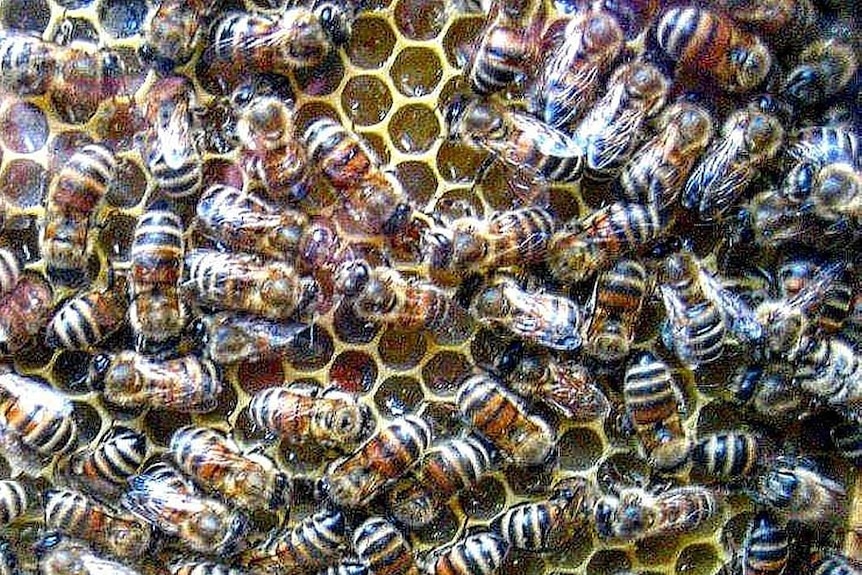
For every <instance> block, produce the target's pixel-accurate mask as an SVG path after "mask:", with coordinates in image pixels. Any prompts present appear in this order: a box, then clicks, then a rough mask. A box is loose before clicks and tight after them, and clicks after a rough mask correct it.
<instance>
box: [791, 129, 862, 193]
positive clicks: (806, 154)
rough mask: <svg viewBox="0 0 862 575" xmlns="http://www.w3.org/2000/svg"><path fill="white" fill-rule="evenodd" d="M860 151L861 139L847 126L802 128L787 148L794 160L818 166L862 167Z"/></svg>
mask: <svg viewBox="0 0 862 575" xmlns="http://www.w3.org/2000/svg"><path fill="white" fill-rule="evenodd" d="M860 151H862V144H860V142H859V136H858V134H856V132H855V131H854V130H853V128H852V127H851V126H850V125H848V124H836V125H825V126H809V127H806V128H801V129H800V130H798V131H797V132H796V133H795V134H794V137H793V139H792V141H790V142H789V144H788V146H787V155H788V156H789V157H790V158H791V159H792V160H793V161H795V162H798V163H802V164H815V165H816V166H818V167H819V166H824V165H826V164H849V165H851V166H854V167H862V160H860ZM790 173H791V174H792V173H793V171H792V170H791V172H790ZM791 195H792V194H791Z"/></svg>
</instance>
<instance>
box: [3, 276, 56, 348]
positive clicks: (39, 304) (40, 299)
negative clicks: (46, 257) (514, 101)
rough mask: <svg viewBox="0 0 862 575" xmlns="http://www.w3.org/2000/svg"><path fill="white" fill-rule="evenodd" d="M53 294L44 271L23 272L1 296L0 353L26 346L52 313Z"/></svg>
mask: <svg viewBox="0 0 862 575" xmlns="http://www.w3.org/2000/svg"><path fill="white" fill-rule="evenodd" d="M53 298H54V294H53V292H52V290H51V286H50V284H49V283H48V282H47V281H45V279H44V278H43V277H42V276H41V275H37V274H26V275H22V276H21V277H20V278H19V279H18V282H17V283H16V284H15V287H14V288H13V289H12V291H10V292H9V293H7V294H6V295H5V296H3V298H2V299H0V355H14V354H16V353H18V352H19V351H21V350H22V349H24V347H26V346H27V344H28V343H30V341H32V339H33V337H35V336H36V334H37V333H39V331H40V330H41V329H42V328H43V327H45V324H47V323H48V319H49V317H50V316H51V302H52V300H53Z"/></svg>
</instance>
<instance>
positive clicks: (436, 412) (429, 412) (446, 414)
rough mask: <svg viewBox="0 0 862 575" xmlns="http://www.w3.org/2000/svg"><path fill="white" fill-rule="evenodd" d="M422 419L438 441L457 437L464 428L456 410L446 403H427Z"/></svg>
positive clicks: (453, 406) (452, 405)
mask: <svg viewBox="0 0 862 575" xmlns="http://www.w3.org/2000/svg"><path fill="white" fill-rule="evenodd" d="M422 419H424V420H425V421H427V422H428V424H429V425H430V426H431V431H432V432H433V435H434V438H435V439H436V440H438V441H442V440H443V439H444V438H445V437H452V436H455V435H459V434H460V433H461V431H462V430H463V428H464V425H463V423H462V419H461V413H460V412H459V411H458V408H457V407H455V405H454V404H452V403H448V402H443V401H430V402H428V403H427V405H426V407H425V410H424V411H423V412H422Z"/></svg>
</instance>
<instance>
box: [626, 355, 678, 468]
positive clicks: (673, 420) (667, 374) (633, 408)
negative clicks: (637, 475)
mask: <svg viewBox="0 0 862 575" xmlns="http://www.w3.org/2000/svg"><path fill="white" fill-rule="evenodd" d="M623 399H624V402H625V407H626V414H627V415H628V417H629V418H630V419H631V421H632V424H633V425H634V428H635V431H636V432H637V434H638V439H639V440H640V444H641V447H642V448H643V450H644V452H645V453H646V455H647V457H648V458H649V460H650V463H651V464H652V465H654V466H655V468H656V469H658V470H660V471H668V472H670V471H674V470H676V469H678V468H679V467H680V466H681V465H683V464H684V463H686V461H687V460H688V454H689V450H690V449H691V441H690V439H689V438H688V437H687V435H686V432H685V430H684V429H683V425H682V417H681V412H682V411H683V410H684V409H685V407H684V403H685V402H684V399H683V397H682V391H681V390H680V389H679V386H678V385H677V383H676V382H675V381H674V379H673V375H672V374H671V371H670V367H668V365H667V364H666V363H665V362H664V361H662V360H660V359H659V358H657V357H656V356H655V355H653V354H652V353H651V352H648V351H646V352H643V353H641V354H640V355H639V356H638V357H637V358H635V359H634V361H632V363H631V364H629V366H628V368H626V373H625V377H624V379H623Z"/></svg>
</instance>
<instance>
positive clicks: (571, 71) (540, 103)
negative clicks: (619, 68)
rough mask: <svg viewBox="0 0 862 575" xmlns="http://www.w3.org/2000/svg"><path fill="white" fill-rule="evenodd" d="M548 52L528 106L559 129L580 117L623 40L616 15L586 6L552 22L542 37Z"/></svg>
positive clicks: (591, 99) (609, 69)
mask: <svg viewBox="0 0 862 575" xmlns="http://www.w3.org/2000/svg"><path fill="white" fill-rule="evenodd" d="M542 44H543V46H547V47H548V48H547V49H546V50H544V51H545V53H546V54H547V57H546V58H545V59H544V62H543V64H542V67H541V71H540V72H539V74H538V76H537V78H536V81H535V83H534V84H533V85H532V86H531V89H530V103H529V106H530V110H531V111H532V112H533V113H534V114H536V116H538V117H539V118H542V119H543V120H544V121H545V122H547V123H548V124H549V125H551V126H553V127H555V128H563V127H565V126H570V125H572V124H573V123H574V122H576V121H578V120H580V119H581V118H582V117H583V115H584V114H585V113H586V111H587V110H589V109H590V106H592V104H593V103H594V102H595V100H596V98H597V97H598V93H599V85H600V83H601V82H602V80H603V79H604V76H605V75H606V74H608V73H610V71H611V69H612V67H613V65H614V63H615V62H616V61H617V58H619V56H620V54H621V53H622V50H623V47H624V45H625V40H624V37H623V31H622V29H621V28H620V25H619V23H618V22H617V20H616V18H615V17H614V16H613V15H612V14H610V13H608V12H605V11H602V10H596V11H592V10H591V11H584V12H582V13H576V14H574V15H572V16H571V17H569V18H566V19H561V20H558V21H557V22H554V23H553V24H551V26H550V27H549V28H548V31H547V32H545V37H544V39H543V41H542Z"/></svg>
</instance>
